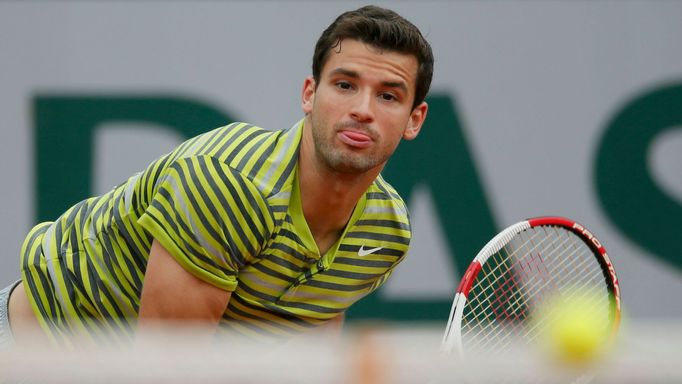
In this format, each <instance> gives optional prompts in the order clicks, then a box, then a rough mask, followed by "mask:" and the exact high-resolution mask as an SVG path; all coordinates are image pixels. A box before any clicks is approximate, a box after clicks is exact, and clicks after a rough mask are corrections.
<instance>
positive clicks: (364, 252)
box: [358, 245, 384, 257]
mask: <svg viewBox="0 0 682 384" xmlns="http://www.w3.org/2000/svg"><path fill="white" fill-rule="evenodd" d="M382 249H384V247H376V248H370V249H365V246H364V245H363V246H361V247H360V249H359V250H358V256H360V257H363V256H367V255H371V254H372V253H374V252H377V251H380V250H382Z"/></svg>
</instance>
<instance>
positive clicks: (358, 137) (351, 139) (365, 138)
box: [339, 131, 372, 149]
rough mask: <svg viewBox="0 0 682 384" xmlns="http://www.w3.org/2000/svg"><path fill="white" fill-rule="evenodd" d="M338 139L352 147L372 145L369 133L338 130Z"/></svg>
mask: <svg viewBox="0 0 682 384" xmlns="http://www.w3.org/2000/svg"><path fill="white" fill-rule="evenodd" d="M339 139H340V140H341V141H342V142H343V143H345V144H347V145H349V146H351V147H354V148H358V149H363V148H367V147H369V146H370V145H372V138H371V137H370V136H369V135H366V134H364V133H360V132H356V131H340V132H339Z"/></svg>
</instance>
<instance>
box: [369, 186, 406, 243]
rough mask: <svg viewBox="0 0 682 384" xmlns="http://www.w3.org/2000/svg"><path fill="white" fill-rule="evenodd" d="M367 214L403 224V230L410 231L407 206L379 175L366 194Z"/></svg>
mask: <svg viewBox="0 0 682 384" xmlns="http://www.w3.org/2000/svg"><path fill="white" fill-rule="evenodd" d="M365 196H366V199H367V202H366V204H365V214H366V215H374V216H377V217H380V218H381V219H384V220H391V221H395V222H399V223H403V224H404V225H403V229H406V230H408V231H409V230H410V217H409V212H408V210H407V204H405V201H404V200H403V198H402V197H401V196H400V194H398V191H396V190H395V188H393V186H392V185H391V184H389V183H388V182H387V181H386V180H384V179H383V177H381V175H379V177H377V178H376V180H374V183H372V185H371V186H370V187H369V189H368V190H367V192H366V195H365Z"/></svg>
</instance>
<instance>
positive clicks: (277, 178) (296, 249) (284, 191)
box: [21, 121, 411, 344]
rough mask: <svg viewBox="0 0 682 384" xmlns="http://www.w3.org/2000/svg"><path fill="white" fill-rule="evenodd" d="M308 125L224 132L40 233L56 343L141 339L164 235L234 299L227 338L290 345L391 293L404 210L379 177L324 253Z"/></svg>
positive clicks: (192, 143) (42, 311)
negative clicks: (305, 154) (149, 278)
mask: <svg viewBox="0 0 682 384" xmlns="http://www.w3.org/2000/svg"><path fill="white" fill-rule="evenodd" d="M303 126H304V125H303V122H302V121H301V122H298V123H297V124H295V125H294V126H293V127H292V128H290V129H288V130H283V131H269V130H264V129H262V128H258V127H255V126H252V125H249V124H245V123H233V124H230V125H228V126H225V127H221V128H218V129H215V130H213V131H210V132H207V133H205V134H202V135H200V136H197V137H195V138H193V139H190V140H188V141H186V142H184V143H183V144H181V145H180V146H179V147H178V148H176V149H175V150H174V151H172V152H170V153H169V154H167V155H165V156H162V157H161V158H159V159H158V160H156V161H155V162H153V163H152V164H151V165H150V166H149V167H147V168H146V169H145V170H144V171H143V172H141V173H139V174H136V175H134V176H132V177H130V178H129V179H128V180H127V181H126V182H124V183H122V184H121V185H119V186H117V187H115V188H114V189H113V190H111V191H110V192H108V193H106V194H104V195H102V196H99V197H93V198H89V199H86V200H84V201H81V202H80V203H78V204H76V205H75V206H73V207H72V208H70V209H69V210H67V211H66V212H65V213H64V214H63V215H62V216H60V217H59V218H58V219H57V220H56V221H54V222H47V223H41V224H39V225H37V226H35V227H34V228H33V229H32V230H31V231H30V232H29V234H28V236H27V237H26V240H25V241H24V245H23V247H22V259H21V265H22V276H23V281H24V284H25V286H26V289H27V291H28V293H29V300H30V301H31V304H32V306H33V309H34V311H35V313H36V314H37V317H38V319H39V322H40V323H41V325H42V327H43V328H44V329H45V330H46V332H48V334H49V336H50V337H51V338H52V340H53V341H55V342H57V343H60V344H61V343H63V342H64V341H65V340H68V339H69V336H72V335H74V334H78V335H80V336H85V337H88V338H91V339H93V340H94V341H97V342H103V343H108V342H109V341H114V342H118V341H121V340H122V341H127V340H129V339H130V337H131V335H132V330H133V329H134V326H135V319H136V317H137V313H138V310H139V302H140V293H141V290H142V284H143V281H144V273H145V269H146V264H147V258H148V256H149V250H150V247H151V243H152V240H153V239H156V240H157V241H159V242H160V243H161V244H162V245H163V246H164V248H166V249H167V250H168V251H169V253H170V254H171V255H172V256H173V258H174V259H175V260H177V261H178V263H179V264H180V265H182V267H183V268H185V269H186V270H187V271H189V272H190V273H192V274H193V275H194V276H196V277H198V278H199V279H201V280H203V281H205V282H208V283H210V284H212V285H214V286H216V287H219V288H222V289H224V290H227V291H231V292H232V296H231V299H230V301H229V303H228V306H227V308H226V309H225V312H224V314H223V316H222V320H221V322H220V325H221V327H219V329H220V330H221V333H224V334H239V335H242V336H247V337H253V338H257V339H266V340H269V339H278V338H286V337H289V336H291V335H294V334H298V333H301V332H303V331H306V330H308V329H312V328H315V327H316V326H318V325H321V324H323V323H324V322H325V321H327V320H329V319H331V318H333V317H336V316H338V315H339V314H341V313H343V312H344V311H345V310H346V309H347V308H348V307H349V306H350V305H352V304H353V303H354V302H356V301H357V300H359V299H361V298H362V297H364V296H366V295H367V294H369V293H371V292H372V291H374V290H375V289H377V288H378V287H379V286H381V284H383V283H384V282H385V280H386V278H387V277H388V276H389V275H390V273H391V271H392V270H393V268H395V266H396V265H397V264H398V263H399V262H400V261H401V260H402V258H403V257H404V255H405V253H406V251H407V248H408V244H409V241H410V235H411V232H410V225H409V219H408V214H407V209H406V206H405V204H404V202H403V201H402V199H401V198H400V197H399V196H398V194H397V193H396V191H395V190H394V189H393V188H392V187H391V186H390V185H389V184H388V183H386V182H385V181H384V180H383V179H382V178H381V176H379V177H378V178H377V179H376V180H375V181H374V183H373V184H372V185H371V186H370V187H369V189H368V190H367V191H366V193H365V194H364V195H363V196H362V198H361V199H360V201H358V203H357V205H356V207H355V210H354V211H353V214H352V216H351V220H350V221H349V223H348V225H347V226H346V228H345V230H344V232H343V234H342V236H341V237H340V239H339V240H338V241H337V243H336V244H334V245H333V246H332V247H331V248H330V249H329V251H327V252H326V253H325V254H323V255H321V254H320V253H319V251H318V249H317V246H316V243H315V241H314V239H313V236H312V235H311V232H310V230H309V228H308V225H307V224H306V222H305V218H304V216H303V211H302V205H301V200H300V199H301V198H300V192H299V188H298V174H297V173H298V166H297V165H298V149H299V144H300V141H301V136H302V131H303ZM111 335H115V337H112V336H111Z"/></svg>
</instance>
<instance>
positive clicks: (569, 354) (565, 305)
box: [544, 291, 610, 365]
mask: <svg viewBox="0 0 682 384" xmlns="http://www.w3.org/2000/svg"><path fill="white" fill-rule="evenodd" d="M544 311H545V314H544V315H545V319H544V321H546V323H545V325H546V329H545V330H544V333H545V335H544V339H545V343H546V344H547V346H548V347H549V349H550V353H551V354H552V355H553V356H554V357H555V358H556V359H558V360H559V362H561V363H564V364H569V365H585V364H589V363H592V362H594V361H596V360H598V359H599V357H600V356H601V355H602V354H603V353H604V351H605V347H606V344H607V341H608V336H609V331H610V330H609V327H608V325H609V319H608V311H607V309H606V308H605V305H604V303H603V302H599V301H598V300H596V296H595V295H591V294H590V293H588V292H580V291H577V292H573V293H572V294H571V295H570V296H569V297H568V298H566V297H556V298H554V299H552V300H551V301H549V302H548V303H547V305H546V307H545V309H544Z"/></svg>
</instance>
